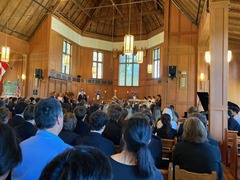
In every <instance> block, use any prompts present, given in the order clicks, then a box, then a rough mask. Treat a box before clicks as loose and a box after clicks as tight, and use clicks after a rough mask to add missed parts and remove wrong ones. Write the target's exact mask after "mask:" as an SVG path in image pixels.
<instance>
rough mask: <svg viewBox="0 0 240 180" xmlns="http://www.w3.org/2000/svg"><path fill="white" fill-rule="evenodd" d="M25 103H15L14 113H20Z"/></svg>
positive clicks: (25, 105)
mask: <svg viewBox="0 0 240 180" xmlns="http://www.w3.org/2000/svg"><path fill="white" fill-rule="evenodd" d="M27 105H28V104H27V103H25V102H23V101H20V102H18V103H17V104H16V106H15V112H16V114H22V113H23V111H24V110H25V108H26V107H27Z"/></svg>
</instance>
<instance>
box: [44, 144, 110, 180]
mask: <svg viewBox="0 0 240 180" xmlns="http://www.w3.org/2000/svg"><path fill="white" fill-rule="evenodd" d="M45 179H51V180H65V179H68V180H75V179H85V180H93V179H104V180H111V179H112V168H111V165H110V163H109V161H108V158H107V157H106V156H105V155H104V154H102V153H101V152H100V151H99V150H97V149H95V148H93V147H88V146H76V147H74V148H73V149H68V150H66V151H64V152H63V153H61V154H59V155H58V156H57V157H55V158H54V159H53V160H52V161H51V162H49V163H48V164H47V165H46V167H45V168H44V169H43V171H42V174H41V176H40V180H45Z"/></svg>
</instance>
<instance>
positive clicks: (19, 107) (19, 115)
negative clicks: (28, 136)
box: [8, 101, 28, 127]
mask: <svg viewBox="0 0 240 180" xmlns="http://www.w3.org/2000/svg"><path fill="white" fill-rule="evenodd" d="M27 105H28V104H27V103H25V102H22V101H20V102H18V103H17V104H16V106H15V113H16V115H15V116H13V117H12V118H11V119H9V121H8V124H9V125H10V126H12V127H17V126H19V125H20V124H22V123H23V122H25V120H24V118H23V111H24V110H25V108H26V107H27Z"/></svg>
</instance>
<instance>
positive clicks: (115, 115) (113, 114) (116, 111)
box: [108, 104, 122, 121]
mask: <svg viewBox="0 0 240 180" xmlns="http://www.w3.org/2000/svg"><path fill="white" fill-rule="evenodd" d="M121 115H122V108H121V107H120V106H119V105H118V104H111V105H110V106H109V107H108V116H109V119H111V120H114V121H118V120H119V119H120V118H121Z"/></svg>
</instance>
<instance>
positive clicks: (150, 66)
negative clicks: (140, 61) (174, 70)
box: [147, 64, 152, 73]
mask: <svg viewBox="0 0 240 180" xmlns="http://www.w3.org/2000/svg"><path fill="white" fill-rule="evenodd" d="M147 72H148V73H152V64H148V67H147Z"/></svg>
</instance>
